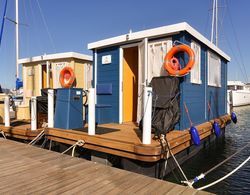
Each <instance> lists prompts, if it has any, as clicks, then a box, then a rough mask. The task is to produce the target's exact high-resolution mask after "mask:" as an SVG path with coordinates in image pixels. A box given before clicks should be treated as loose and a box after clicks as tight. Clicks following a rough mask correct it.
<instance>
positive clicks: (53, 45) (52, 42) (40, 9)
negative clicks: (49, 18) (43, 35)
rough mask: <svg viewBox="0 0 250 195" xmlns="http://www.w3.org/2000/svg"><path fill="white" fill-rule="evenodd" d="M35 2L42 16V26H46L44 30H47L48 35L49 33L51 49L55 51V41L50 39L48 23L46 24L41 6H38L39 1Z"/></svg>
mask: <svg viewBox="0 0 250 195" xmlns="http://www.w3.org/2000/svg"><path fill="white" fill-rule="evenodd" d="M36 2H37V5H38V8H39V12H40V14H41V16H42V20H43V23H44V26H45V28H46V31H47V33H48V35H49V39H50V42H51V44H52V47H53V49H54V52H56V47H55V43H54V41H53V39H52V36H51V34H50V32H49V28H48V25H47V23H46V20H45V17H44V14H43V12H42V8H41V6H40V3H39V1H38V0H36Z"/></svg>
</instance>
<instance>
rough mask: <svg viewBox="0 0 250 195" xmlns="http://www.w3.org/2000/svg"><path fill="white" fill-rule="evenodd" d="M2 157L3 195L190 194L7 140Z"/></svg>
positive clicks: (0, 181) (0, 142) (0, 149)
mask: <svg viewBox="0 0 250 195" xmlns="http://www.w3.org/2000/svg"><path fill="white" fill-rule="evenodd" d="M39 154H41V155H39ZM46 154H47V155H46ZM0 156H1V158H0V165H1V171H0V194H14V193H15V194H81V193H84V194H106V193H108V194H120V193H125V194H128V193H132V194H134V193H136V194H145V193H146V194H147V193H150V194H151V192H152V194H154V192H156V193H155V194H164V193H166V192H168V191H169V190H170V192H171V191H172V192H174V193H175V194H178V193H182V192H184V191H186V190H187V187H184V186H179V185H177V184H172V183H169V182H166V181H161V180H157V179H154V178H149V177H146V176H143V175H139V174H136V173H132V172H128V171H124V170H120V169H116V168H112V167H107V166H105V165H101V164H98V163H94V162H90V161H86V160H84V159H79V158H73V157H71V156H68V155H62V154H60V153H56V152H52V151H48V150H43V149H40V148H37V147H34V146H30V145H25V144H23V143H18V142H14V141H9V140H4V139H0ZM190 191H191V190H189V191H188V192H190ZM192 192H193V191H192ZM199 193H201V194H207V193H206V192H199Z"/></svg>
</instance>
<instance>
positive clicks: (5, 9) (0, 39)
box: [0, 0, 8, 46]
mask: <svg viewBox="0 0 250 195" xmlns="http://www.w3.org/2000/svg"><path fill="white" fill-rule="evenodd" d="M7 5H8V0H5V5H4V11H3V19H2V25H1V31H0V46H1V42H2V37H3V28H4V23H5V16H6V12H7Z"/></svg>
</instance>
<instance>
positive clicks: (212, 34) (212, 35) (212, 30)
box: [211, 0, 215, 43]
mask: <svg viewBox="0 0 250 195" xmlns="http://www.w3.org/2000/svg"><path fill="white" fill-rule="evenodd" d="M214 15H215V0H213V16H212V29H211V42H212V43H213V39H214Z"/></svg>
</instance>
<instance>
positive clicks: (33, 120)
mask: <svg viewBox="0 0 250 195" xmlns="http://www.w3.org/2000/svg"><path fill="white" fill-rule="evenodd" d="M36 105H37V104H36V97H31V116H30V118H31V130H36V129H37V107H36Z"/></svg>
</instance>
